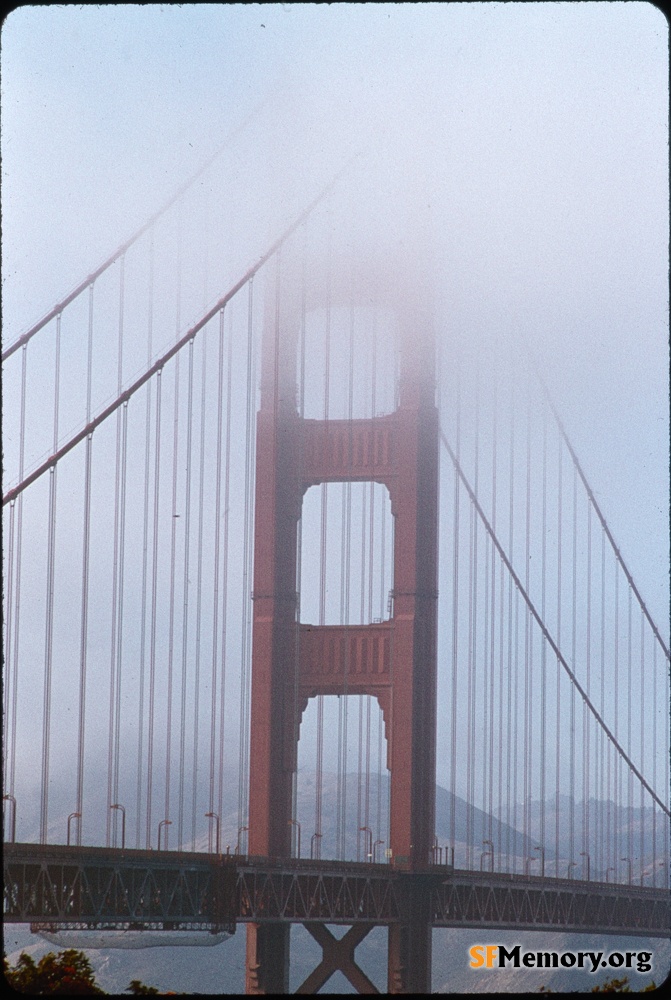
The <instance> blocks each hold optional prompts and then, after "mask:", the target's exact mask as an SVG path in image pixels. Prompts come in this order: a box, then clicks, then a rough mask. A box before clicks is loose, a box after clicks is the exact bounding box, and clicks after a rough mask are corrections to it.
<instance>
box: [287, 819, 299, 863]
mask: <svg viewBox="0 0 671 1000" xmlns="http://www.w3.org/2000/svg"><path fill="white" fill-rule="evenodd" d="M287 826H295V827H296V829H297V831H298V835H297V837H296V846H297V847H298V851H297V853H296V857H297V858H300V856H301V825H300V823H299V822H298V820H297V819H288V820H287Z"/></svg>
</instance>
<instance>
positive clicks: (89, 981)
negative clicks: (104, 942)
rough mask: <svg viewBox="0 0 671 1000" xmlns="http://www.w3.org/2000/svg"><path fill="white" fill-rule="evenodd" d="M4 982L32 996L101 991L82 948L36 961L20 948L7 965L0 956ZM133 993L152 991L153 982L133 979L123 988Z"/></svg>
mask: <svg viewBox="0 0 671 1000" xmlns="http://www.w3.org/2000/svg"><path fill="white" fill-rule="evenodd" d="M3 971H4V974H5V982H7V983H8V985H9V986H11V988H12V989H13V990H15V991H16V992H17V993H28V994H31V995H32V996H42V995H45V994H50V995H51V996H82V995H92V994H104V993H105V990H102V989H101V988H100V987H99V986H98V984H97V983H96V981H95V976H94V974H93V969H92V968H91V963H90V962H89V960H88V958H87V957H86V955H85V954H84V952H82V951H76V950H75V949H74V948H69V949H68V950H67V951H59V953H58V954H57V955H54V953H53V952H52V951H50V952H49V953H48V955H44V956H43V957H42V958H41V959H40V960H39V962H37V963H35V960H34V959H33V958H32V957H31V956H30V955H27V954H26V953H25V951H22V952H21V954H20V955H19V958H18V961H17V963H16V965H14V966H10V964H9V962H8V961H7V959H6V958H4V959H3ZM126 992H127V993H131V994H132V995H133V996H148V995H149V994H156V993H158V990H157V989H156V987H155V986H145V985H144V983H141V982H140V980H139V979H133V980H132V981H131V982H130V984H129V985H128V987H127V988H126Z"/></svg>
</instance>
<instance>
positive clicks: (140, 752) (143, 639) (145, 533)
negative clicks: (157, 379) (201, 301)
mask: <svg viewBox="0 0 671 1000" xmlns="http://www.w3.org/2000/svg"><path fill="white" fill-rule="evenodd" d="M153 321H154V227H153V226H152V228H151V233H150V240H149V288H148V309H147V367H149V366H150V365H151V356H152V334H153ZM144 435H145V436H144V504H143V509H142V606H141V613H140V669H139V678H138V688H139V690H138V716H137V718H138V726H137V792H136V807H135V816H136V832H135V847H136V848H138V849H139V847H140V838H141V829H142V768H143V758H144V696H145V667H146V659H147V656H146V652H147V650H146V646H147V576H148V572H147V555H148V549H149V479H150V471H151V380H150V381H149V382H148V383H147V406H146V411H145V431H144Z"/></svg>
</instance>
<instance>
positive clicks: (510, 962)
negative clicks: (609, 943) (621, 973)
mask: <svg viewBox="0 0 671 1000" xmlns="http://www.w3.org/2000/svg"><path fill="white" fill-rule="evenodd" d="M468 955H469V958H470V962H469V965H470V967H471V968H472V969H505V968H508V967H510V966H512V968H514V969H520V968H522V969H559V968H562V969H572V968H577V969H585V970H586V971H587V972H598V970H599V969H607V968H610V969H635V970H636V972H650V970H651V969H652V952H651V951H611V952H610V953H609V954H608V955H605V954H604V952H602V951H524V952H523V951H522V946H521V945H519V944H516V945H513V947H512V948H506V947H505V945H502V944H474V945H472V946H471V948H470V949H469V952H468Z"/></svg>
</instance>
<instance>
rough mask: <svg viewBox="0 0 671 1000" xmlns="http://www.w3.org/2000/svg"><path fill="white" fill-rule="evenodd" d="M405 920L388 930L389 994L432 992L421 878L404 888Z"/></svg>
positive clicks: (426, 911) (426, 908)
mask: <svg viewBox="0 0 671 1000" xmlns="http://www.w3.org/2000/svg"><path fill="white" fill-rule="evenodd" d="M406 892H407V897H406V899H405V911H406V913H407V915H408V920H407V922H405V923H402V924H392V925H391V927H390V928H389V951H388V966H387V968H388V974H387V992H388V993H430V992H431V939H432V930H433V929H432V926H431V922H430V914H429V910H430V892H429V887H428V885H426V884H423V880H422V878H421V876H415V878H414V879H413V880H412V883H410V884H408V885H407V888H406Z"/></svg>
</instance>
